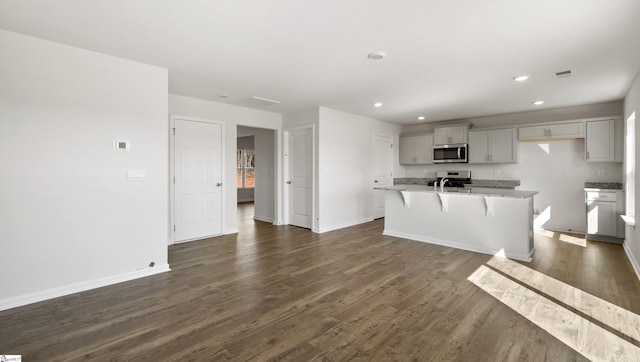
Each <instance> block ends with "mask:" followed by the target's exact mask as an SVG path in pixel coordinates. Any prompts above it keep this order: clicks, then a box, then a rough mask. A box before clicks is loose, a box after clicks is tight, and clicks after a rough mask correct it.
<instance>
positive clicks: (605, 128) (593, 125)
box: [585, 119, 624, 162]
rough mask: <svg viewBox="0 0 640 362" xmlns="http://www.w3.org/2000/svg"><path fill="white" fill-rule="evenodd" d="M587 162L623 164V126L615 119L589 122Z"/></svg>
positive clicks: (586, 142)
mask: <svg viewBox="0 0 640 362" xmlns="http://www.w3.org/2000/svg"><path fill="white" fill-rule="evenodd" d="M585 124H586V140H585V160H586V161H587V162H622V146H623V140H622V133H623V129H622V128H623V126H624V125H623V124H622V122H621V120H620V121H618V122H616V120H613V119H607V120H602V121H587V122H586V123H585Z"/></svg>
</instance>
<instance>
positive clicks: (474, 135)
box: [468, 131, 490, 163]
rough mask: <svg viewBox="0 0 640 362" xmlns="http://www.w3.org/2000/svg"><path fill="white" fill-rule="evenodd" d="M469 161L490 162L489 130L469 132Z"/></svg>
mask: <svg viewBox="0 0 640 362" xmlns="http://www.w3.org/2000/svg"><path fill="white" fill-rule="evenodd" d="M468 152H469V163H488V162H489V161H490V157H489V155H490V154H489V132H488V131H482V132H469V150H468Z"/></svg>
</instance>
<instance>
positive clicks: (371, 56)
mask: <svg viewBox="0 0 640 362" xmlns="http://www.w3.org/2000/svg"><path fill="white" fill-rule="evenodd" d="M386 56H387V53H384V52H375V53H369V54H368V55H367V58H369V59H371V60H381V59H383V58H384V57H386Z"/></svg>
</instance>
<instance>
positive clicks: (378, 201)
mask: <svg viewBox="0 0 640 362" xmlns="http://www.w3.org/2000/svg"><path fill="white" fill-rule="evenodd" d="M392 145H393V138H392V137H391V136H381V135H373V180H372V181H373V182H372V185H373V186H372V187H376V186H391V185H393V148H392V147H393V146H392ZM384 194H385V192H384V191H380V190H373V218H374V219H378V218H381V217H384V199H385V195H384Z"/></svg>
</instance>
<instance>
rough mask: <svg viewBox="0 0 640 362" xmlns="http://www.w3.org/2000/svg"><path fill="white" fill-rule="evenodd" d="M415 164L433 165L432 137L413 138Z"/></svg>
mask: <svg viewBox="0 0 640 362" xmlns="http://www.w3.org/2000/svg"><path fill="white" fill-rule="evenodd" d="M414 142H415V143H414V147H413V151H414V156H415V163H420V164H427V163H433V136H432V135H428V136H419V137H415V138H414Z"/></svg>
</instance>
